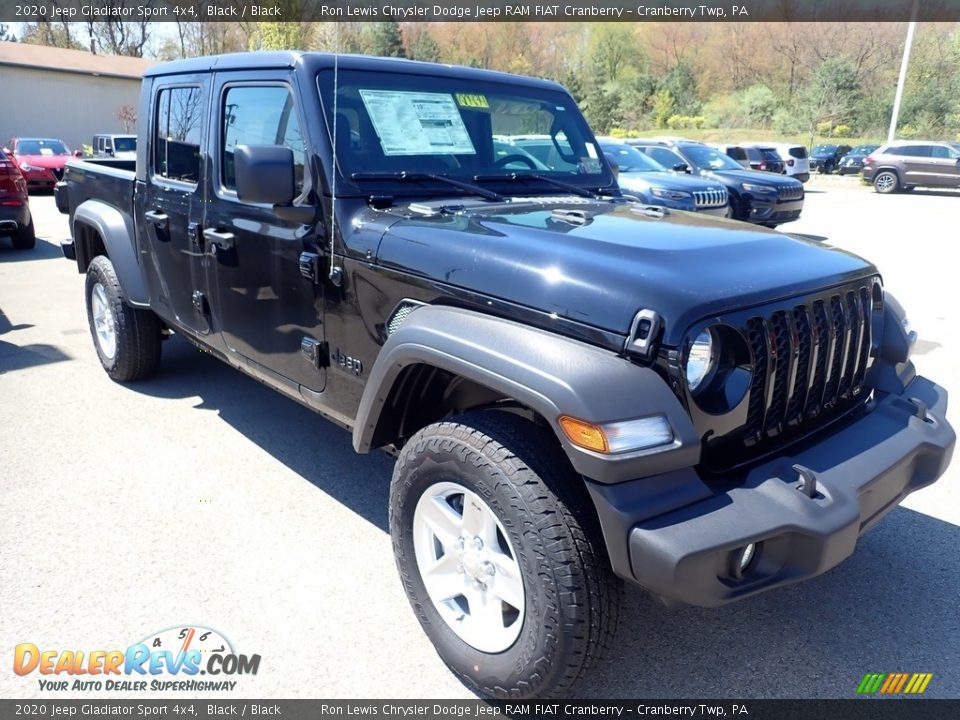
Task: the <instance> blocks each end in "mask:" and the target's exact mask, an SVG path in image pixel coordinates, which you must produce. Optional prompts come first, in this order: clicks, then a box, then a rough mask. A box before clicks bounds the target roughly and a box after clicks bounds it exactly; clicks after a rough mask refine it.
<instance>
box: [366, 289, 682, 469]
mask: <svg viewBox="0 0 960 720" xmlns="http://www.w3.org/2000/svg"><path fill="white" fill-rule="evenodd" d="M414 364H426V365H430V366H433V367H437V368H439V369H442V370H446V371H448V372H450V373H454V374H456V375H459V376H461V377H465V378H468V379H470V380H472V381H474V382H476V383H479V384H481V385H483V386H485V387H489V388H491V389H493V390H496V391H497V392H501V393H503V395H504V397H510V398H512V399H514V400H516V401H518V402H520V403H522V404H523V405H525V406H527V407H529V408H531V409H532V410H534V411H535V412H537V413H538V414H539V415H541V416H542V417H543V418H544V419H546V421H547V422H548V423H550V426H551V428H552V429H553V431H554V433H555V434H556V436H557V438H558V440H559V441H560V443H561V444H562V446H563V448H564V450H565V452H566V454H567V457H568V458H569V459H570V462H571V463H572V465H573V467H574V468H575V469H576V470H577V472H579V473H581V474H582V475H584V476H586V477H588V478H591V479H593V480H597V481H599V482H608V483H609V482H621V481H624V480H631V479H635V478H638V477H644V476H646V475H652V474H656V473H661V472H667V471H669V470H671V469H677V468H681V467H689V466H691V465H694V464H696V463H697V462H698V461H699V457H700V443H699V438H698V437H697V434H696V431H695V430H694V428H693V425H692V423H691V422H690V418H689V416H688V415H687V413H686V411H685V410H684V409H683V407H682V406H681V404H680V402H679V400H678V399H677V397H676V396H675V395H674V394H673V392H671V390H670V388H669V387H668V386H667V383H666V382H664V380H663V379H662V378H661V377H660V376H659V375H658V374H657V373H656V372H655V371H654V370H652V369H650V368H647V367H643V366H640V365H636V364H634V363H632V362H630V361H629V360H626V359H625V358H623V357H620V356H618V355H616V354H615V353H612V352H610V351H609V350H604V349H602V348H598V347H595V346H593V345H588V344H586V343H583V342H579V341H577V340H572V339H570V338H566V337H563V336H561V335H557V334H554V333H550V332H547V331H544V330H539V329H536V328H531V327H528V326H526V325H521V324H518V323H515V322H512V321H509V320H504V319H501V318H497V317H493V316H490V315H484V314H482V313H478V312H473V311H469V310H462V309H460V308H453V307H445V306H427V307H422V308H420V309H418V310H416V311H414V312H413V313H411V314H410V316H409V317H408V318H407V319H406V320H405V321H404V322H403V324H402V325H401V326H400V327H399V328H398V329H397V330H396V331H395V332H394V333H393V334H392V335H391V336H390V337H389V339H388V340H387V342H386V343H385V344H384V346H383V348H382V349H381V351H380V354H379V355H378V357H377V361H376V362H375V363H374V366H373V368H372V370H371V372H370V377H369V379H368V380H367V383H366V387H365V388H364V393H363V397H362V398H361V401H360V407H359V410H358V413H357V420H356V424H355V425H354V429H353V446H354V448H355V449H356V451H357V452H361V453H362V452H368V451H369V450H370V449H371V445H372V441H373V438H374V436H375V434H376V430H377V425H378V423H379V422H380V419H381V413H382V411H383V408H384V407H385V405H386V402H387V399H388V398H389V396H390V391H391V388H392V387H393V384H394V381H395V380H396V379H397V377H398V376H399V374H400V372H401V371H402V370H403V369H404V368H405V367H408V366H410V365H414ZM654 414H661V415H665V416H666V417H667V419H668V421H669V422H670V426H671V427H672V429H673V434H674V441H673V443H672V444H671V445H667V446H661V447H658V448H652V449H648V450H641V451H637V452H628V453H622V454H618V455H603V454H600V453H595V452H592V451H589V450H584V449H582V448H579V447H577V446H575V445H573V444H572V443H570V442H569V441H568V440H567V438H566V436H565V435H564V433H563V432H562V431H561V429H560V426H559V423H558V419H559V417H560V416H561V415H571V416H573V417H576V418H579V419H582V420H587V421H590V422H596V423H603V422H614V421H617V420H627V419H632V418H639V417H645V416H649V415H654Z"/></svg>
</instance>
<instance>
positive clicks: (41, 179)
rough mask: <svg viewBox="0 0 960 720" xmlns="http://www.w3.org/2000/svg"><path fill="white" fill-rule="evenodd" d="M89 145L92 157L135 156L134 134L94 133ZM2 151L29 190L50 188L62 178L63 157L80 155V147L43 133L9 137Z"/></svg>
mask: <svg viewBox="0 0 960 720" xmlns="http://www.w3.org/2000/svg"><path fill="white" fill-rule="evenodd" d="M91 147H92V149H93V156H94V157H113V158H117V159H123V160H135V159H136V157H137V136H136V135H116V134H103V135H94V136H93V143H92V144H91ZM3 154H4V156H6V157H7V158H9V162H12V163H13V164H14V165H15V166H16V168H17V169H18V170H19V172H20V175H21V176H22V177H23V180H24V181H25V182H26V184H27V188H28V189H29V190H52V189H53V187H54V186H55V185H56V184H57V183H58V182H60V180H62V179H63V172H64V166H65V165H66V164H67V161H68V160H69V159H70V158H72V157H83V151H82V150H74V151H72V152H71V150H70V148H69V147H67V144H66V143H65V142H63V140H60V139H58V138H45V137H15V138H11V139H10V140H9V142H8V143H7V145H6V147H4V148H3Z"/></svg>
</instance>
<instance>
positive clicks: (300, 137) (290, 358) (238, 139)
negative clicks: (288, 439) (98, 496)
mask: <svg viewBox="0 0 960 720" xmlns="http://www.w3.org/2000/svg"><path fill="white" fill-rule="evenodd" d="M257 77H258V78H261V79H258V80H257V81H251V80H250V79H249V78H250V74H249V73H245V74H244V79H243V81H239V80H237V81H234V80H233V79H232V78H231V76H230V74H229V73H226V74H221V75H218V76H217V78H216V80H215V88H216V90H215V93H216V98H217V109H216V112H215V113H214V114H213V118H214V119H213V123H214V124H211V126H210V128H209V130H208V132H209V133H210V136H211V138H213V139H214V140H213V142H211V154H212V155H213V158H212V160H213V163H212V165H213V172H212V173H211V185H210V194H211V196H210V202H209V203H207V208H206V215H205V218H204V223H203V225H204V231H203V236H204V242H205V243H206V246H207V256H208V260H209V264H208V268H209V271H208V272H209V282H210V287H211V294H212V301H211V306H212V310H213V317H214V322H215V324H216V326H217V327H218V329H219V331H220V332H221V333H222V336H223V340H224V343H225V344H226V346H227V348H228V349H229V350H230V351H231V352H234V353H237V354H238V355H241V356H243V357H244V358H246V359H248V360H252V361H254V362H255V363H257V364H258V365H259V366H261V367H263V368H266V369H268V370H270V371H272V373H274V374H277V375H280V376H282V377H283V378H286V379H287V380H290V381H293V382H295V383H297V384H299V385H303V386H305V387H307V388H309V389H311V390H313V391H315V392H319V391H322V390H323V388H324V385H325V380H326V370H325V366H326V363H327V354H326V353H325V352H324V346H323V345H322V341H323V293H322V286H321V285H320V284H319V283H317V282H314V281H313V280H311V279H309V278H308V277H305V276H304V274H303V273H302V272H301V263H300V260H301V256H302V255H303V254H304V253H315V254H317V255H319V254H320V252H321V250H320V249H319V247H318V246H319V244H321V243H322V240H321V237H320V231H319V230H318V226H317V225H302V224H301V223H298V222H295V221H291V220H283V219H281V218H279V217H277V213H276V212H275V210H274V209H273V207H271V206H269V205H259V204H253V203H249V202H243V201H241V200H240V199H239V198H238V197H237V185H236V175H235V172H234V165H233V153H234V149H235V148H236V147H237V146H238V145H286V146H287V147H289V148H291V149H292V150H293V154H294V161H295V167H296V170H295V172H296V182H297V187H298V190H299V191H300V197H299V199H298V200H297V201H296V204H306V203H307V202H309V198H310V197H311V188H310V183H311V180H310V177H309V172H307V173H305V172H304V169H305V168H304V166H305V160H306V147H307V143H306V139H305V137H304V134H303V131H302V128H303V127H304V123H303V122H302V119H301V117H300V112H299V109H298V108H297V105H296V103H295V101H294V94H293V92H292V89H291V87H290V86H289V85H288V84H287V82H286V80H287V76H286V75H282V74H281V75H275V74H270V73H264V74H261V75H259V76H257Z"/></svg>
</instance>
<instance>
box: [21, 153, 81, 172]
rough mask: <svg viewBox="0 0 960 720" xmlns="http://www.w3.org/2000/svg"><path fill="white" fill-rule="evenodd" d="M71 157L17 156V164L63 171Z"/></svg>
mask: <svg viewBox="0 0 960 720" xmlns="http://www.w3.org/2000/svg"><path fill="white" fill-rule="evenodd" d="M71 157H72V156H71V155H17V164H18V165H23V164H24V163H26V164H27V165H33V167H40V168H46V169H48V170H63V166H64V165H66V164H67V161H68V160H70V159H71Z"/></svg>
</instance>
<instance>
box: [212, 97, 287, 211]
mask: <svg viewBox="0 0 960 720" xmlns="http://www.w3.org/2000/svg"><path fill="white" fill-rule="evenodd" d="M221 118H222V128H223V132H222V133H221V141H220V142H221V147H220V182H221V183H222V184H223V187H224V188H226V189H227V190H236V189H237V178H236V172H235V170H234V164H233V156H234V151H235V149H236V147H237V145H285V146H286V147H288V148H290V149H291V150H292V151H293V167H294V176H295V180H296V187H297V193H298V194H299V193H300V192H301V191H302V190H303V166H304V159H305V156H306V149H305V146H304V141H303V134H302V133H301V132H300V123H299V121H298V120H297V112H296V108H295V107H294V104H293V94H292V93H291V92H290V90H289V89H288V88H287V87H285V86H278V85H270V86H263V87H250V86H239V87H231V88H229V89H228V90H227V92H226V94H225V95H224V96H223V106H222V107H221Z"/></svg>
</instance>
